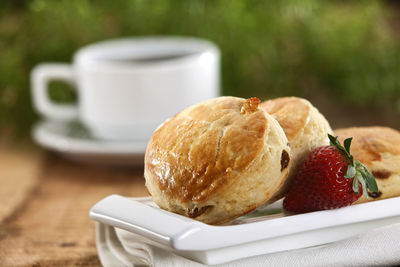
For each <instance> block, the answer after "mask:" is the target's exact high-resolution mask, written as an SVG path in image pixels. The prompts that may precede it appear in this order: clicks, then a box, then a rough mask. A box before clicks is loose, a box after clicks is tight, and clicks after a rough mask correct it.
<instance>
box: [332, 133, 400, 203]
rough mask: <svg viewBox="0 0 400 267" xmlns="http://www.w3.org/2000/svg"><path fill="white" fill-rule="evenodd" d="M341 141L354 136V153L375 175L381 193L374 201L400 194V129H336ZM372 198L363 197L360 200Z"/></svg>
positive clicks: (372, 195) (359, 201) (371, 196)
mask: <svg viewBox="0 0 400 267" xmlns="http://www.w3.org/2000/svg"><path fill="white" fill-rule="evenodd" d="M334 134H335V135H336V136H338V137H339V140H340V141H343V140H344V139H346V138H349V137H353V140H352V142H351V148H350V152H351V154H352V155H353V157H354V159H356V160H359V161H360V162H361V163H363V164H364V165H365V167H367V169H368V170H369V171H370V172H371V173H372V174H373V175H374V177H375V180H376V183H377V185H378V189H379V192H378V193H370V194H369V195H370V200H379V199H385V198H390V197H397V196H400V132H398V131H396V130H394V129H391V128H388V127H379V126H375V127H352V128H344V129H336V130H335V131H334ZM366 201H368V200H367V199H366V198H365V197H364V196H362V197H361V198H360V199H359V200H358V201H357V202H356V203H362V202H366Z"/></svg>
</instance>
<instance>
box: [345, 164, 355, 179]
mask: <svg viewBox="0 0 400 267" xmlns="http://www.w3.org/2000/svg"><path fill="white" fill-rule="evenodd" d="M355 175H356V168H354V166H352V165H349V166H348V167H347V171H346V174H345V175H344V178H347V179H351V178H353V177H354V176H355Z"/></svg>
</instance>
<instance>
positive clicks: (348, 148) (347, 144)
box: [343, 137, 353, 154]
mask: <svg viewBox="0 0 400 267" xmlns="http://www.w3.org/2000/svg"><path fill="white" fill-rule="evenodd" d="M351 140H353V137H350V138H347V139H346V140H344V141H343V145H344V148H345V149H346V151H347V152H348V153H349V154H350V145H351Z"/></svg>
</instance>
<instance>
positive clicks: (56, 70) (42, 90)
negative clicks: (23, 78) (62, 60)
mask: <svg viewBox="0 0 400 267" xmlns="http://www.w3.org/2000/svg"><path fill="white" fill-rule="evenodd" d="M51 80H62V81H65V82H67V83H70V84H72V85H74V84H75V78H74V73H73V70H72V66H71V65H69V64H58V63H50V64H40V65H38V66H36V67H35V68H34V69H33V70H32V72H31V89H32V97H33V104H34V107H35V108H36V110H37V111H38V112H39V113H41V114H42V115H44V116H45V117H47V118H49V119H54V120H71V119H75V118H77V116H78V107H77V105H76V104H55V103H54V102H52V101H51V100H50V98H49V95H48V93H47V86H48V83H49V82H50V81H51ZM75 88H76V87H75ZM75 90H76V89H75Z"/></svg>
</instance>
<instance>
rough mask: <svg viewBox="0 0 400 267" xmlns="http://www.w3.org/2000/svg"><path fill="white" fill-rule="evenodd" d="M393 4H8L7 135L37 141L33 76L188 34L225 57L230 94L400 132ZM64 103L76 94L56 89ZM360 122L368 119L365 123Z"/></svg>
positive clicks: (1, 99)
mask: <svg viewBox="0 0 400 267" xmlns="http://www.w3.org/2000/svg"><path fill="white" fill-rule="evenodd" d="M397 6H398V5H397V4H396V3H395V2H390V1H351V2H350V1H317V0H303V1H300V0H291V1H289V0H282V1H273V0H263V1H232V0H201V1H200V0H157V1H156V0H131V1H126V0H113V1H109V0H96V1H89V0H60V1H52V0H32V1H26V0H17V1H13V0H2V1H1V2H0V129H1V130H4V129H7V131H10V132H12V133H13V135H14V136H16V137H21V138H26V137H28V136H29V131H30V127H31V126H32V124H33V123H34V122H35V121H36V120H37V119H38V117H37V115H36V114H35V112H34V111H33V109H32V106H31V100H30V84H29V73H30V71H31V69H32V68H33V66H35V65H36V64H38V63H41V62H48V61H51V62H69V61H71V58H72V55H73V53H74V51H76V50H77V49H78V48H80V47H81V46H83V45H86V44H89V43H92V42H96V41H99V40H104V39H109V38H115V37H124V36H142V35H184V36H197V37H202V38H207V39H210V40H212V41H214V42H215V43H216V44H217V45H218V46H219V47H220V48H221V52H222V86H223V94H224V95H235V96H242V97H249V96H258V97H260V98H262V99H266V98H271V97H277V96H285V95H297V96H302V97H306V98H309V99H310V100H311V101H313V103H315V105H316V106H317V107H319V108H320V109H321V110H322V111H323V112H324V113H325V114H326V115H327V117H328V119H330V120H331V123H332V121H334V122H333V123H332V124H333V126H348V125H351V124H354V123H356V124H372V123H374V124H375V123H381V124H387V125H390V126H393V127H399V124H398V118H399V113H400V112H399V111H400V102H399V96H400V40H399V35H398V29H399V28H398V27H397V26H398V18H397V17H396V16H397V15H396V14H397V13H398V11H399V9H398V8H397ZM50 93H51V97H52V98H53V99H54V100H55V101H60V102H68V101H74V99H75V98H76V96H75V95H74V94H73V92H72V91H71V90H68V87H67V86H66V85H65V84H62V83H52V84H51V88H50ZM357 122H358V123H357Z"/></svg>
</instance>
